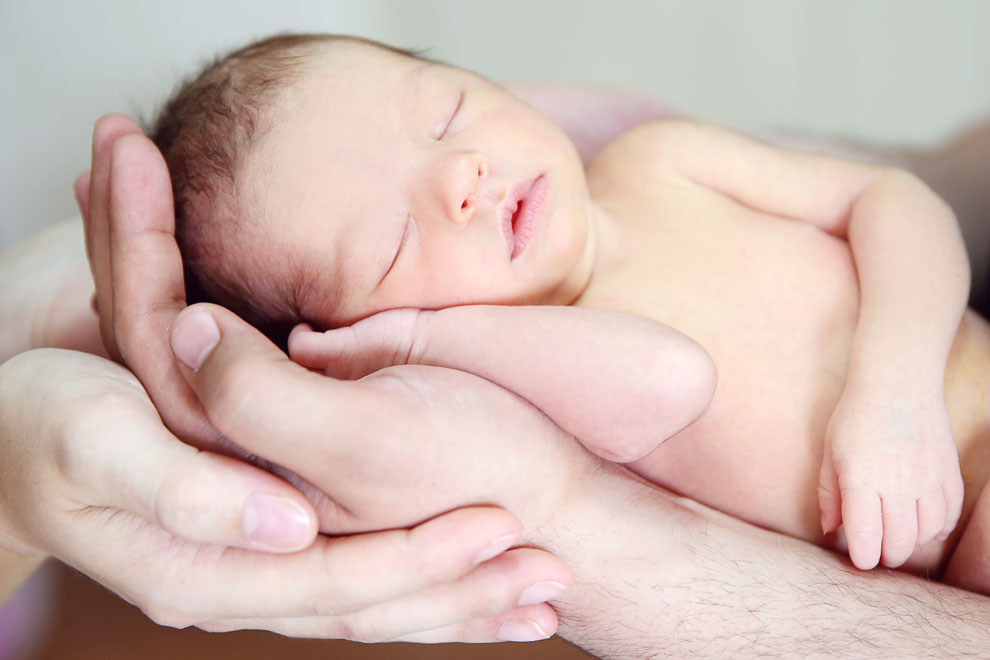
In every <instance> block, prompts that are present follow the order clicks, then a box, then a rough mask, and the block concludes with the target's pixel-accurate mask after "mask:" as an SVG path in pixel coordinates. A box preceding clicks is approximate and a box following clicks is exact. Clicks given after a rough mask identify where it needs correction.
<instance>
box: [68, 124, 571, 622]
mask: <svg viewBox="0 0 990 660" xmlns="http://www.w3.org/2000/svg"><path fill="white" fill-rule="evenodd" d="M92 167H93V169H92V173H91V176H87V175H83V176H81V177H80V178H79V179H77V182H76V191H77V199H78V201H79V205H80V209H81V210H82V211H83V216H84V221H85V225H86V245H87V253H88V255H89V258H90V262H91V266H92V271H93V278H94V280H95V282H96V298H97V307H98V310H99V314H100V321H101V330H102V335H103V338H104V342H105V343H106V345H107V350H108V352H109V353H110V354H111V355H116V356H117V357H119V358H122V359H124V360H125V361H126V363H127V365H128V366H129V367H131V368H132V369H133V371H134V372H135V374H136V375H137V377H138V378H139V379H140V380H141V382H142V384H143V385H144V386H145V388H146V389H147V391H148V393H149V395H150V396H151V399H152V401H153V402H154V403H155V406H156V408H157V409H158V412H159V413H160V414H161V417H162V419H163V420H164V421H165V423H166V424H167V425H168V426H169V428H171V429H172V431H173V432H174V433H175V434H176V435H178V436H179V437H180V438H182V439H183V440H188V441H189V442H192V443H194V444H197V445H199V446H201V447H217V446H220V447H223V446H224V445H223V442H222V438H221V436H220V434H219V433H218V432H217V431H216V430H215V428H214V427H213V426H212V425H211V424H210V423H209V420H208V419H207V417H206V415H205V413H204V412H203V410H202V407H201V406H200V404H199V402H198V400H197V399H196V397H195V395H193V393H192V391H191V390H190V389H189V387H188V385H186V383H185V381H184V379H183V378H182V377H181V375H180V374H179V372H178V371H177V370H176V367H175V360H174V358H173V356H172V352H171V349H170V347H169V343H168V333H169V329H170V327H171V326H172V323H173V321H174V320H175V317H176V315H177V314H178V313H179V311H180V310H182V309H183V308H184V307H185V293H184V285H183V273H182V263H181V258H180V255H179V252H178V247H177V245H176V243H175V239H174V215H173V210H172V196H171V185H170V182H169V179H168V172H167V169H166V167H165V164H164V161H163V159H162V157H161V154H160V153H159V152H158V150H157V149H156V148H155V146H154V145H153V144H152V143H151V142H150V141H149V140H147V139H146V138H145V137H144V136H143V135H141V131H140V129H139V128H138V126H137V125H136V124H135V123H134V122H133V121H131V120H130V119H128V118H127V117H124V116H122V115H108V116H106V117H104V118H102V119H100V120H99V121H98V122H97V124H96V127H95V130H94V134H93V164H92ZM245 385H247V383H245ZM258 386H259V388H260V387H262V386H263V384H261V383H258ZM290 415H291V411H290V412H289V413H288V414H286V415H285V416H286V417H288V416H290ZM230 437H231V438H233V439H234V440H235V441H238V442H239V441H240V438H239V437H237V435H232V436H230ZM282 437H284V435H283V434H282V433H278V434H276V435H275V436H273V437H272V438H271V440H272V441H273V443H274V444H275V445H277V444H279V438H282ZM256 453H257V454H258V455H259V456H262V457H264V458H268V459H271V458H273V456H271V455H269V454H270V453H266V452H264V451H258V452H256ZM308 463H309V457H308V456H306V455H305V454H299V455H295V456H293V457H292V460H291V461H286V465H287V466H288V467H289V468H292V467H293V466H296V465H306V464H308ZM318 496H319V495H318V494H316V493H314V494H313V497H314V498H316V497H318ZM439 512H440V509H437V510H435V511H433V512H432V513H431V515H435V514H436V513H439ZM427 517H429V516H423V517H422V518H420V520H424V519H425V518H427ZM506 518H508V519H509V520H513V521H514V520H515V518H513V517H512V516H511V515H510V514H508V513H506V512H504V511H500V510H494V509H492V508H490V507H489V508H484V509H477V508H472V509H469V510H466V511H454V512H451V513H447V514H445V515H443V516H441V517H439V518H436V519H433V520H432V521H430V522H427V523H425V524H424V525H420V526H419V527H417V528H415V529H413V530H412V531H410V532H402V533H400V532H394V533H392V532H390V533H389V534H400V536H398V537H394V538H392V537H389V538H392V540H390V541H388V543H389V544H390V545H389V547H390V548H391V549H392V550H393V551H395V552H400V549H399V548H400V547H401V546H402V544H403V543H406V544H407V547H406V548H405V550H404V552H405V556H404V558H403V559H402V560H401V561H400V560H394V561H393V560H391V559H390V558H389V557H388V556H386V553H383V552H379V553H374V554H369V555H367V556H363V559H362V561H363V563H362V564H361V565H360V566H358V567H357V568H358V569H360V568H361V566H364V567H366V568H367V571H370V572H374V573H376V575H378V576H379V577H378V578H376V579H377V580H379V581H380V582H381V583H382V584H383V585H388V584H402V585H407V586H408V589H407V591H405V592H404V593H408V594H409V595H408V596H406V597H405V598H404V599H403V600H404V602H402V603H401V604H392V605H389V604H382V605H380V606H377V607H373V608H371V611H362V613H361V616H359V617H356V622H355V623H352V624H349V625H351V626H352V627H351V628H348V629H345V630H343V631H338V632H340V633H341V635H340V636H345V637H348V638H350V639H366V640H371V639H386V638H394V637H395V636H396V635H393V634H385V633H383V632H382V631H383V630H384V631H386V632H387V631H404V630H425V628H424V627H423V620H424V619H426V620H427V622H428V623H431V624H436V621H437V620H440V619H443V620H444V621H445V622H447V624H446V625H445V626H443V627H441V628H439V629H437V630H435V631H433V632H430V633H423V634H421V635H418V636H415V637H413V638H410V637H409V636H405V637H404V638H405V639H410V640H417V641H458V640H463V641H494V640H495V639H498V638H501V639H518V640H520V641H522V640H524V639H536V638H542V637H545V636H547V635H550V634H552V633H553V631H554V630H555V629H556V615H555V614H554V612H553V610H551V609H550V608H549V606H547V605H528V606H525V605H524V606H523V609H521V610H515V611H513V610H514V608H516V607H517V606H518V605H520V604H523V603H537V602H539V600H533V598H534V596H533V593H534V592H532V591H530V592H529V593H528V594H527V595H526V596H521V595H520V591H521V588H519V585H520V580H522V581H523V582H527V583H528V584H537V583H540V582H542V581H545V580H546V579H550V578H555V577H556V576H559V575H563V576H567V575H569V573H568V571H567V569H566V567H564V566H563V565H562V564H561V562H560V561H559V560H557V559H555V558H554V557H553V556H551V555H549V554H547V553H545V552H542V551H537V550H529V549H521V550H513V551H510V552H507V553H504V554H502V555H498V553H500V552H502V551H503V550H504V549H505V548H507V547H509V546H510V545H511V543H512V540H511V538H510V537H505V539H503V541H505V542H504V543H502V544H499V543H495V545H492V543H493V541H492V537H491V535H490V533H489V532H490V531H491V528H489V527H486V526H485V525H481V526H479V522H478V520H479V519H480V520H481V521H485V520H492V519H494V520H496V521H504V520H506ZM514 524H516V525H517V524H518V523H514ZM514 529H515V530H516V533H518V528H514ZM420 530H424V531H422V532H421V531H420ZM428 530H436V531H433V532H430V531H428ZM401 534H408V535H411V537H417V536H424V537H428V538H429V539H430V541H429V542H426V541H424V542H422V543H411V544H410V543H408V542H407V540H406V537H404V536H401ZM503 536H504V534H503ZM356 538H361V537H356ZM374 538H379V536H378V535H376V536H373V537H368V539H369V541H367V542H369V543H370V542H371V539H374ZM445 538H446V539H448V541H447V542H448V544H449V545H444V543H443V542H442V541H443V540H444V539H445ZM354 543H355V545H357V544H359V543H360V542H359V541H357V540H355V541H354ZM379 543H384V541H379ZM471 544H480V545H479V546H477V547H486V548H488V550H486V551H485V554H484V555H483V556H487V557H489V558H491V557H496V555H498V556H497V557H496V558H495V559H490V560H489V561H488V562H486V563H484V564H483V565H482V566H481V567H479V568H478V569H477V570H478V571H480V572H481V573H480V574H479V575H478V577H471V576H473V575H475V573H474V572H472V573H470V574H468V575H467V576H466V577H462V576H463V575H464V573H465V570H466V569H465V567H464V566H463V562H462V561H461V560H460V559H459V557H460V556H461V555H460V553H461V552H463V551H464V549H465V548H468V547H469V546H471ZM472 547H473V546H472ZM352 559H353V555H349V556H343V555H340V556H338V557H335V558H334V559H333V564H332V566H331V568H332V569H333V570H334V571H349V570H350V568H351V566H350V562H351V560H352ZM441 565H444V566H446V568H447V570H446V571H440V572H437V571H438V567H440V566H441ZM420 567H426V568H425V569H422V568H420ZM424 570H425V574H424V573H423V571H424ZM274 574H275V572H274V571H273V573H272V575H274ZM357 574H358V576H359V579H363V578H364V577H366V576H367V574H368V573H367V572H365V573H362V572H361V571H360V570H358V571H357ZM548 576H549V577H548ZM227 577H229V576H227ZM561 579H563V578H561ZM286 597H287V598H291V597H292V594H291V593H290V592H287V593H286ZM417 599H418V600H417ZM520 599H521V600H520ZM381 600H384V599H381ZM400 605H401V606H400ZM496 612H503V614H502V615H501V616H499V617H492V615H493V614H495V613H496ZM506 622H509V623H506ZM348 630H350V631H351V632H348ZM355 631H356V632H355ZM287 634H320V635H322V636H337V635H335V634H334V632H333V631H330V630H327V629H325V628H319V629H317V630H309V629H304V628H303V627H300V628H297V629H296V631H295V632H287Z"/></svg>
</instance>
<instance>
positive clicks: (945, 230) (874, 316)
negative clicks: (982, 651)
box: [648, 121, 969, 568]
mask: <svg viewBox="0 0 990 660" xmlns="http://www.w3.org/2000/svg"><path fill="white" fill-rule="evenodd" d="M648 139H649V140H650V142H651V144H652V146H653V147H654V148H655V149H656V150H657V151H658V152H659V153H661V154H662V157H661V159H660V160H661V161H662V162H663V163H664V165H665V167H666V169H667V174H669V175H671V176H672V177H673V178H676V179H677V180H678V181H679V182H681V183H685V182H687V183H689V184H697V185H700V186H703V187H706V188H708V189H711V190H714V191H716V192H718V193H720V194H722V195H725V196H727V197H730V198H732V199H734V200H735V201H737V202H739V203H740V204H743V205H745V206H749V207H751V208H755V209H758V210H761V211H764V212H768V213H772V214H774V215H777V216H779V217H782V218H794V219H801V220H804V221H806V222H809V223H811V224H814V225H815V226H817V227H818V228H819V229H821V230H822V231H825V232H827V233H829V234H832V235H834V236H836V237H839V238H842V239H844V240H846V241H848V243H849V246H850V249H851V251H852V256H853V259H854V262H855V265H856V272H857V274H858V277H859V284H860V313H859V321H858V324H857V328H856V333H855V336H854V340H853V346H852V352H851V355H850V362H849V369H848V375H847V380H846V386H845V390H844V392H843V395H842V398H841V400H840V402H839V404H838V406H837V407H836V410H835V412H834V413H833V415H832V418H831V421H830V423H829V427H828V431H827V436H826V446H825V455H824V460H823V465H822V474H821V484H820V499H821V505H822V527H823V528H824V530H825V531H833V530H835V529H836V528H837V527H838V525H839V523H840V520H841V522H842V523H843V526H844V529H845V533H846V537H847V540H848V542H849V550H850V556H851V558H852V560H853V562H854V563H855V564H856V565H857V566H858V567H860V568H872V567H873V566H875V565H876V564H877V562H878V561H879V560H880V558H881V555H882V558H883V563H884V564H885V565H887V566H898V565H900V564H902V563H903V562H904V561H905V560H907V558H908V557H909V556H910V554H911V552H912V550H913V549H914V546H915V542H916V540H917V541H918V542H919V543H925V542H927V541H929V540H931V539H932V538H934V537H935V536H936V535H940V536H943V537H944V536H945V535H947V534H948V533H949V532H950V531H951V530H952V528H953V527H954V526H955V524H956V522H957V520H958V517H959V512H960V509H961V504H962V480H961V477H960V474H959V464H958V457H957V455H956V450H955V445H954V444H953V440H952V433H951V427H950V424H949V417H948V413H947V411H946V408H945V403H944V391H943V380H944V374H945V365H946V360H947V357H948V353H949V349H950V347H951V346H952V342H953V340H954V338H955V334H956V331H957V329H958V326H959V322H960V318H961V316H962V314H963V312H964V310H965V308H966V296H967V292H968V285H969V270H968V267H967V261H966V251H965V248H964V247H963V244H962V241H961V238H960V232H959V228H958V226H957V223H956V221H955V217H954V216H953V214H952V211H951V209H949V207H948V206H947V205H946V204H945V203H943V202H942V200H940V199H939V198H938V197H937V196H936V195H935V194H934V193H932V192H931V191H930V190H929V189H928V188H927V187H926V186H925V185H924V184H923V183H921V182H920V181H919V180H918V179H917V178H915V177H914V176H912V175H910V174H908V173H906V172H902V171H898V170H894V169H890V168H881V167H876V166H870V165H865V164H860V163H852V162H845V161H840V160H835V159H831V158H824V157H820V156H812V155H807V154H798V153H787V152H783V151H779V150H776V149H773V148H770V147H768V146H765V145H762V144H758V143H756V142H754V141H751V140H748V139H745V138H743V137H740V136H737V135H734V134H731V133H729V132H728V131H722V130H719V129H716V128H713V127H707V126H701V125H699V124H694V123H691V122H685V121H677V122H673V123H671V124H668V125H666V126H657V127H652V128H651V129H649V131H648ZM716 154H717V157H716V156H715V155H716Z"/></svg>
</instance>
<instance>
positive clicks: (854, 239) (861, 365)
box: [848, 173, 969, 386]
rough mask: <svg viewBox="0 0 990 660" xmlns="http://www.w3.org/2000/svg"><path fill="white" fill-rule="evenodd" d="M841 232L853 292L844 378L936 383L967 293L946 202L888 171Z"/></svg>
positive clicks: (966, 275)
mask: <svg viewBox="0 0 990 660" xmlns="http://www.w3.org/2000/svg"><path fill="white" fill-rule="evenodd" d="M848 234H849V244H850V246H851V248H852V251H853V257H854V259H855V263H856V269H857V273H858V276H859V281H860V292H861V303H860V318H859V323H858V326H857V330H856V336H855V339H854V344H853V351H852V355H851V363H850V368H849V374H850V382H851V383H853V384H854V385H865V386H872V385H874V384H880V385H895V384H896V385H897V386H903V384H904V382H905V381H906V382H918V383H928V382H932V383H937V384H938V385H939V386H940V385H941V382H942V375H943V372H944V370H945V362H946V359H947V357H948V354H949V349H950V348H951V346H952V341H953V339H954V338H955V334H956V331H957V329H958V326H959V322H960V319H961V317H962V314H963V312H964V311H965V309H966V298H967V296H968V294H969V267H968V263H967V259H966V250H965V247H964V245H963V243H962V239H961V235H960V232H959V228H958V226H957V224H956V221H955V217H954V216H953V214H952V211H951V209H949V207H948V206H947V205H946V204H945V203H943V202H942V201H941V200H940V199H939V198H938V197H936V196H935V195H934V193H932V192H930V191H929V190H928V189H927V188H926V187H925V186H924V185H923V184H922V183H921V182H920V181H918V180H917V179H915V178H914V177H912V176H910V175H907V174H900V173H894V174H890V175H886V176H882V177H880V178H879V179H877V180H876V181H875V182H874V184H873V185H871V186H869V187H868V188H867V189H866V190H865V191H864V192H863V193H862V194H861V195H860V197H859V198H858V199H857V201H856V202H855V203H854V206H853V210H852V214H851V218H850V221H849V228H848Z"/></svg>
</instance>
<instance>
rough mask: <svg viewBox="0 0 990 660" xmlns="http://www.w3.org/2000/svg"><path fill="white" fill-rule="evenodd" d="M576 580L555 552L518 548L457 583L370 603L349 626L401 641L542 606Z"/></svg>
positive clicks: (363, 634) (369, 637)
mask: <svg viewBox="0 0 990 660" xmlns="http://www.w3.org/2000/svg"><path fill="white" fill-rule="evenodd" d="M571 581H572V580H571V573H570V571H569V570H568V569H567V567H566V566H565V565H564V564H563V563H562V562H561V561H560V560H559V559H557V558H556V557H554V556H553V555H551V554H549V553H547V552H544V551H543V550H536V549H533V548H516V549H514V550H510V551H509V552H506V553H504V554H502V555H500V556H499V557H496V558H495V559H492V560H491V561H488V562H486V563H484V564H482V565H481V566H479V567H478V568H477V569H475V570H474V571H472V572H471V573H470V574H469V575H467V576H465V577H464V578H461V579H460V580H458V581H457V582H453V583H448V584H443V585H440V586H437V587H434V588H433V589H430V590H427V591H424V592H421V593H418V594H414V595H411V596H407V597H405V598H398V599H394V600H390V601H386V602H383V603H381V604H379V605H376V606H374V607H370V608H368V609H366V610H364V611H362V612H360V613H358V614H356V615H354V616H352V617H350V620H349V622H348V626H349V627H350V629H351V631H352V632H354V633H356V634H357V635H358V637H357V638H358V639H364V640H365V641H383V640H389V639H397V638H400V637H403V636H405V635H409V634H412V633H415V632H420V631H428V630H435V629H437V628H440V627H443V626H444V625H447V624H450V623H453V622H457V623H466V622H467V621H472V620H479V619H487V618H490V617H493V616H496V615H499V614H501V613H504V612H510V611H512V610H515V609H517V608H519V607H523V606H530V605H538V604H540V603H544V602H546V601H548V600H550V599H553V598H558V597H560V596H561V595H563V593H564V592H565V591H566V590H567V588H568V587H569V586H570V584H571ZM383 622H389V623H388V624H383ZM554 624H556V621H554ZM554 627H555V626H554ZM466 631H467V630H465V632H466ZM490 632H491V633H497V630H492V631H490ZM550 632H551V633H552V632H553V631H552V630H551V631H550ZM495 636H496V635H492V637H490V638H489V639H494V638H495Z"/></svg>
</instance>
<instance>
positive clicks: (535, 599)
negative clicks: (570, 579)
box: [519, 580, 567, 607]
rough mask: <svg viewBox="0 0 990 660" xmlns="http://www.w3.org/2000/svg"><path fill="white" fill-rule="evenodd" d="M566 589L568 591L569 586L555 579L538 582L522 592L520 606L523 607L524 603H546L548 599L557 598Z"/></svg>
mask: <svg viewBox="0 0 990 660" xmlns="http://www.w3.org/2000/svg"><path fill="white" fill-rule="evenodd" d="M565 591H567V587H565V586H564V585H562V584H561V583H559V582H554V581H553V580H545V581H543V582H537V583H536V584H533V585H530V586H529V587H527V588H526V590H525V591H523V592H522V594H521V595H520V596H519V606H520V607H522V606H523V605H536V604H537V603H545V602H547V601H548V600H553V599H554V598H557V597H558V596H560V595H561V594H562V593H564V592H565Z"/></svg>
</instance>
